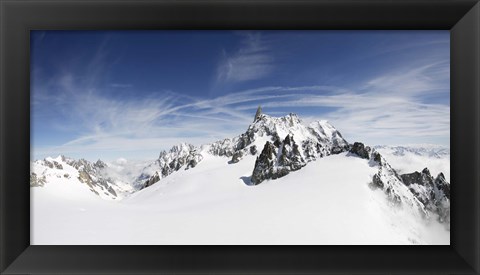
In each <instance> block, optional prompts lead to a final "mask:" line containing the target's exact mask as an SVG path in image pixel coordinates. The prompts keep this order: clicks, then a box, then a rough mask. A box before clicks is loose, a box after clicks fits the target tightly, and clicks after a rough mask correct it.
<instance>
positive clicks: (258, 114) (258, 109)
mask: <svg viewBox="0 0 480 275" xmlns="http://www.w3.org/2000/svg"><path fill="white" fill-rule="evenodd" d="M261 114H262V107H261V106H260V105H259V106H258V108H257V112H256V113H255V118H254V119H253V122H255V121H257V119H258V118H259V117H260V115H261Z"/></svg>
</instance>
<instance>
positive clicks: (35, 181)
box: [30, 172, 46, 187]
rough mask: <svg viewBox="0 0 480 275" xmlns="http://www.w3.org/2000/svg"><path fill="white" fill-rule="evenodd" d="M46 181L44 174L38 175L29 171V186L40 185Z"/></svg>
mask: <svg viewBox="0 0 480 275" xmlns="http://www.w3.org/2000/svg"><path fill="white" fill-rule="evenodd" d="M45 183H46V178H45V176H41V177H38V176H37V174H35V173H33V172H32V173H30V187H41V186H44V185H45Z"/></svg>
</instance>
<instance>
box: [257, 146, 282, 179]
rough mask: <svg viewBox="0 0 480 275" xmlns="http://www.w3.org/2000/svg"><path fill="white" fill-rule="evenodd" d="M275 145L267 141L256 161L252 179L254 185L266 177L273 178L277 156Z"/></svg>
mask: <svg viewBox="0 0 480 275" xmlns="http://www.w3.org/2000/svg"><path fill="white" fill-rule="evenodd" d="M276 154H277V152H276V149H275V146H274V145H273V144H272V143H271V142H269V141H267V142H266V143H265V146H264V147H263V150H262V152H261V153H260V155H259V156H258V157H257V160H256V161H255V167H254V169H253V173H252V178H251V181H252V183H253V184H254V185H257V184H260V183H261V182H262V181H264V180H265V179H269V178H272V174H273V165H274V159H275V157H276Z"/></svg>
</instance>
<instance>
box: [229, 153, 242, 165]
mask: <svg viewBox="0 0 480 275" xmlns="http://www.w3.org/2000/svg"><path fill="white" fill-rule="evenodd" d="M242 158H243V150H239V151H237V152H235V153H234V154H233V156H232V160H231V163H237V162H239V161H240V160H241V159H242Z"/></svg>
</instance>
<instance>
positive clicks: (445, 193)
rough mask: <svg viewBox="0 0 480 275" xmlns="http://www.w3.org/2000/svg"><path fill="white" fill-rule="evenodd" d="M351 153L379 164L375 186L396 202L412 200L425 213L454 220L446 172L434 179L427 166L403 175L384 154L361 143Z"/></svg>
mask: <svg viewBox="0 0 480 275" xmlns="http://www.w3.org/2000/svg"><path fill="white" fill-rule="evenodd" d="M350 153H352V154H355V155H357V156H359V157H361V158H364V159H368V160H369V162H370V164H371V165H375V166H377V167H378V172H377V173H376V174H375V175H374V176H373V178H372V183H371V186H372V187H373V188H380V189H382V190H383V191H384V192H385V193H386V194H387V196H388V197H389V199H390V200H391V201H392V202H393V203H394V204H398V205H401V204H402V203H408V204H410V205H413V206H415V208H416V209H418V210H419V213H421V214H422V215H424V216H427V217H428V216H430V215H431V214H432V213H433V214H436V215H438V218H439V220H440V221H441V222H446V223H448V224H449V223H450V184H449V183H448V182H447V181H446V180H445V177H444V175H443V174H442V173H440V174H439V175H438V176H437V177H436V178H433V177H432V176H431V175H430V171H429V170H428V168H425V169H423V170H422V172H413V173H409V174H403V175H399V174H398V173H397V172H396V171H395V170H394V169H393V168H392V167H391V166H390V164H388V163H387V161H386V160H385V159H384V158H383V157H382V156H381V154H380V153H378V152H377V151H376V150H375V149H371V148H370V147H368V146H364V145H363V144H362V143H360V142H355V143H354V144H353V146H352V148H351V149H350Z"/></svg>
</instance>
